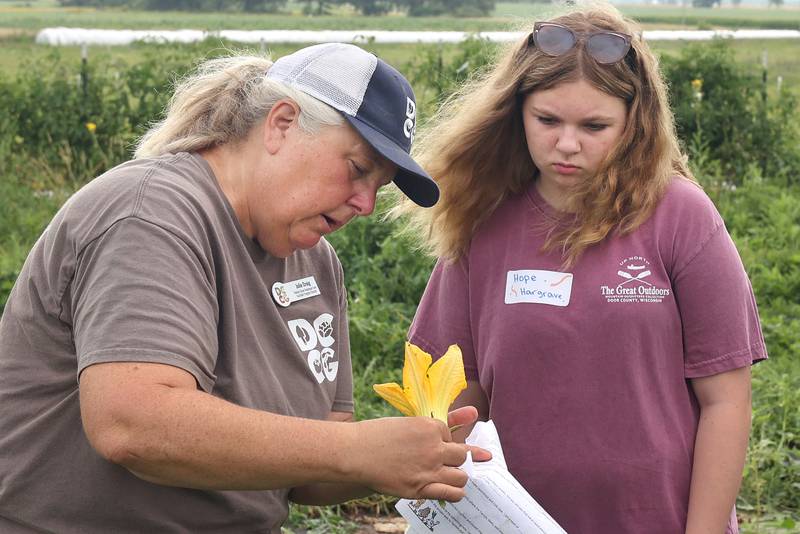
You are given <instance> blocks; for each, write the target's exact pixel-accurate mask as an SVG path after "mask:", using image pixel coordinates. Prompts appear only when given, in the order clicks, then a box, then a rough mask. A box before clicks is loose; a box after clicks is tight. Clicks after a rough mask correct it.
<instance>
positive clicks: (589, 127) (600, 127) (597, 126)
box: [586, 124, 608, 132]
mask: <svg viewBox="0 0 800 534" xmlns="http://www.w3.org/2000/svg"><path fill="white" fill-rule="evenodd" d="M606 128H608V125H606V124H587V125H586V129H587V130H589V131H590V132H602V131H603V130H605V129H606Z"/></svg>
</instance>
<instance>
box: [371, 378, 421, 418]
mask: <svg viewBox="0 0 800 534" xmlns="http://www.w3.org/2000/svg"><path fill="white" fill-rule="evenodd" d="M372 389H374V390H375V393H377V394H378V395H380V396H381V398H383V400H385V401H386V402H388V403H389V404H391V405H392V406H394V407H395V408H397V409H398V410H400V411H401V412H403V414H404V415H410V416H412V417H413V416H415V415H417V413H416V412H417V411H416V409H415V408H414V406H412V404H411V403H410V402H409V401H408V397H406V394H405V392H404V391H403V388H401V387H400V386H399V385H398V384H396V383H394V382H392V383H391V384H375V385H373V386H372Z"/></svg>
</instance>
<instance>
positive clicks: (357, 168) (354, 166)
mask: <svg viewBox="0 0 800 534" xmlns="http://www.w3.org/2000/svg"><path fill="white" fill-rule="evenodd" d="M348 162H349V163H350V169H351V170H352V171H353V174H354V175H355V177H356V178H360V177H361V176H364V168H363V167H361V166H360V165H358V164H357V163H356V162H355V161H353V160H348Z"/></svg>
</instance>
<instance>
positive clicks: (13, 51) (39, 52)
mask: <svg viewBox="0 0 800 534" xmlns="http://www.w3.org/2000/svg"><path fill="white" fill-rule="evenodd" d="M177 46H194V47H196V48H197V50H198V54H202V53H203V51H204V50H208V49H210V48H232V49H237V50H238V49H246V48H248V47H249V48H255V49H258V48H259V47H258V46H255V47H253V46H252V45H244V44H241V43H231V42H224V41H219V40H217V41H214V40H209V41H207V42H206V43H203V44H202V45H175V44H170V45H152V44H151V45H145V44H136V45H132V46H92V47H91V48H90V49H89V57H90V59H93V58H110V59H113V60H120V61H123V62H125V63H127V64H132V63H136V62H137V61H139V60H140V58H141V57H142V56H143V51H145V50H157V49H158V48H159V47H164V48H169V49H174V48H175V47H177ZM301 46H302V45H300V44H282V43H276V44H270V45H269V50H270V51H271V52H272V54H273V56H274V57H279V56H281V55H283V54H286V53H289V52H292V51H294V50H297V49H298V48H300V47H301ZM443 46H444V47H445V49H447V50H449V49H452V50H455V49H456V46H455V45H443ZM683 46H684V44H683V43H680V42H675V41H655V42H653V43H652V47H653V49H654V50H655V51H656V52H657V53H660V54H669V55H675V54H678V53H679V52H680V50H681V48H682V47H683ZM731 46H732V47H733V49H734V52H735V54H736V59H737V61H739V62H741V63H742V64H743V65H745V66H746V67H747V68H748V69H750V70H751V72H753V73H756V74H757V75H758V76H760V75H761V70H762V69H761V58H762V54H763V52H764V51H766V52H767V58H768V84H769V88H770V92H772V91H774V89H775V87H776V85H777V77H778V76H782V78H783V84H784V86H785V87H787V88H790V89H793V90H796V91H800V62H798V61H797V60H796V57H797V50H798V48H800V42H798V41H797V40H793V39H763V40H741V41H731ZM367 48H368V49H369V50H371V51H373V52H375V53H376V54H378V55H379V56H380V57H382V58H384V59H385V60H386V61H388V62H389V63H391V64H392V65H395V66H396V67H398V68H402V67H403V65H405V64H407V63H408V62H409V61H411V60H412V59H413V58H414V56H415V55H416V54H418V50H419V48H418V45H414V44H371V45H368V46H367ZM53 51H54V48H53V47H51V46H45V45H37V44H35V43H34V42H33V37H32V36H30V35H14V36H10V37H6V38H2V37H0V73H5V75H7V76H13V75H14V73H15V72H16V71H17V69H19V68H20V66H21V65H22V64H24V63H25V62H28V61H35V60H37V59H41V58H44V57H45V56H47V55H48V54H51V53H53ZM58 53H59V54H61V56H62V57H63V58H64V59H65V60H66V61H68V62H70V61H72V62H74V63H75V65H76V68H77V65H78V64H79V61H80V47H77V46H66V47H58ZM198 57H199V55H198Z"/></svg>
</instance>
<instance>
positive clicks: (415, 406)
mask: <svg viewBox="0 0 800 534" xmlns="http://www.w3.org/2000/svg"><path fill="white" fill-rule="evenodd" d="M432 361H433V359H432V358H431V355H430V354H428V353H427V352H425V351H423V350H422V349H420V348H419V347H417V346H416V345H412V344H411V343H408V342H406V358H405V363H404V364H403V387H400V386H399V385H398V384H396V383H394V382H392V383H391V384H375V385H374V386H372V388H373V389H374V390H375V392H376V393H377V394H378V395H380V396H381V397H382V398H383V399H384V400H386V401H387V402H389V404H391V405H392V406H394V407H395V408H397V409H398V410H400V411H401V412H403V413H404V414H405V415H410V416H426V417H435V418H436V419H439V420H440V421H444V423H445V424H447V412H448V411H449V409H450V405H451V404H453V401H454V400H456V397H458V394H459V393H461V391H462V390H463V389H464V388H466V387H467V379H466V377H465V376H464V362H463V360H462V359H461V349H460V348H458V345H450V348H448V349H447V352H445V354H444V356H442V357H441V358H439V359H438V360H436V363H434V364H433V365H431V362H432Z"/></svg>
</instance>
